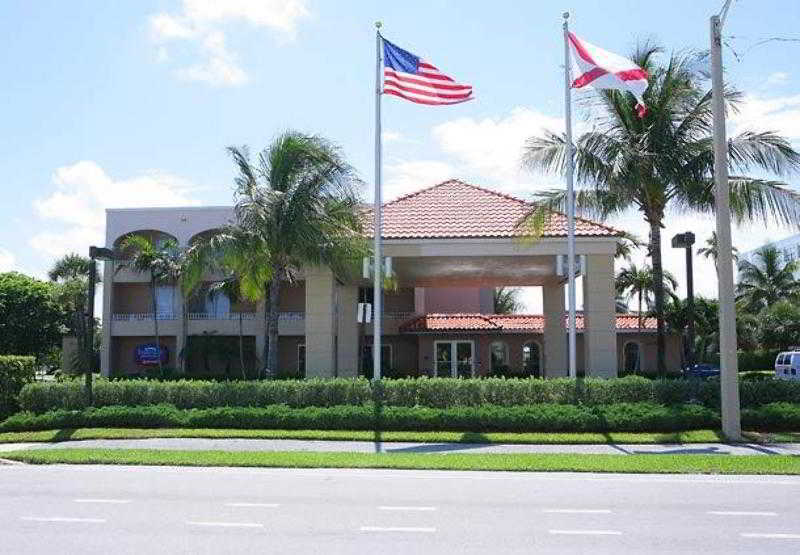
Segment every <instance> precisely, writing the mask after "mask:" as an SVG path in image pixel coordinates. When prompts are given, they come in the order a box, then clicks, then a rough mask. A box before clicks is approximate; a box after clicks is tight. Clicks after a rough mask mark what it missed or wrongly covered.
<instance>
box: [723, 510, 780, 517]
mask: <svg viewBox="0 0 800 555" xmlns="http://www.w3.org/2000/svg"><path fill="white" fill-rule="evenodd" d="M708 514H710V515H720V516H778V513H773V512H770V511H708Z"/></svg>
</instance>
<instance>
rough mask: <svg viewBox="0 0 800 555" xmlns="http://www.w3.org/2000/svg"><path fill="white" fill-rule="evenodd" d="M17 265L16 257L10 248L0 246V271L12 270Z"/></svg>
mask: <svg viewBox="0 0 800 555" xmlns="http://www.w3.org/2000/svg"><path fill="white" fill-rule="evenodd" d="M15 267H16V257H15V256H14V254H13V253H12V252H11V251H10V250H8V249H4V248H2V247H0V272H10V271H12V270H13V269H14V268H15Z"/></svg>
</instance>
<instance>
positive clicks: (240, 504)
mask: <svg viewBox="0 0 800 555" xmlns="http://www.w3.org/2000/svg"><path fill="white" fill-rule="evenodd" d="M225 506H226V507H268V508H272V509H274V508H275V507H280V505H279V504H278V503H225Z"/></svg>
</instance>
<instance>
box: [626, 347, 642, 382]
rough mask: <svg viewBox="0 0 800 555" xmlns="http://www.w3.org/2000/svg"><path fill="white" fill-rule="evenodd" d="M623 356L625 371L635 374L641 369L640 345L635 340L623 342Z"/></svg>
mask: <svg viewBox="0 0 800 555" xmlns="http://www.w3.org/2000/svg"><path fill="white" fill-rule="evenodd" d="M623 356H624V360H625V366H624V368H625V373H626V374H637V373H638V372H641V370H642V352H641V347H640V346H639V344H638V343H636V342H635V341H629V342H628V343H625V348H624V349H623Z"/></svg>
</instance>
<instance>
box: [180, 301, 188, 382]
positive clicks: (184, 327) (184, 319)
mask: <svg viewBox="0 0 800 555" xmlns="http://www.w3.org/2000/svg"><path fill="white" fill-rule="evenodd" d="M181 297H182V298H181V342H182V345H183V348H182V349H181V352H180V355H181V366H180V368H181V373H182V374H185V373H186V344H187V343H188V342H189V313H188V312H187V311H186V298H185V297H183V292H181Z"/></svg>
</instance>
